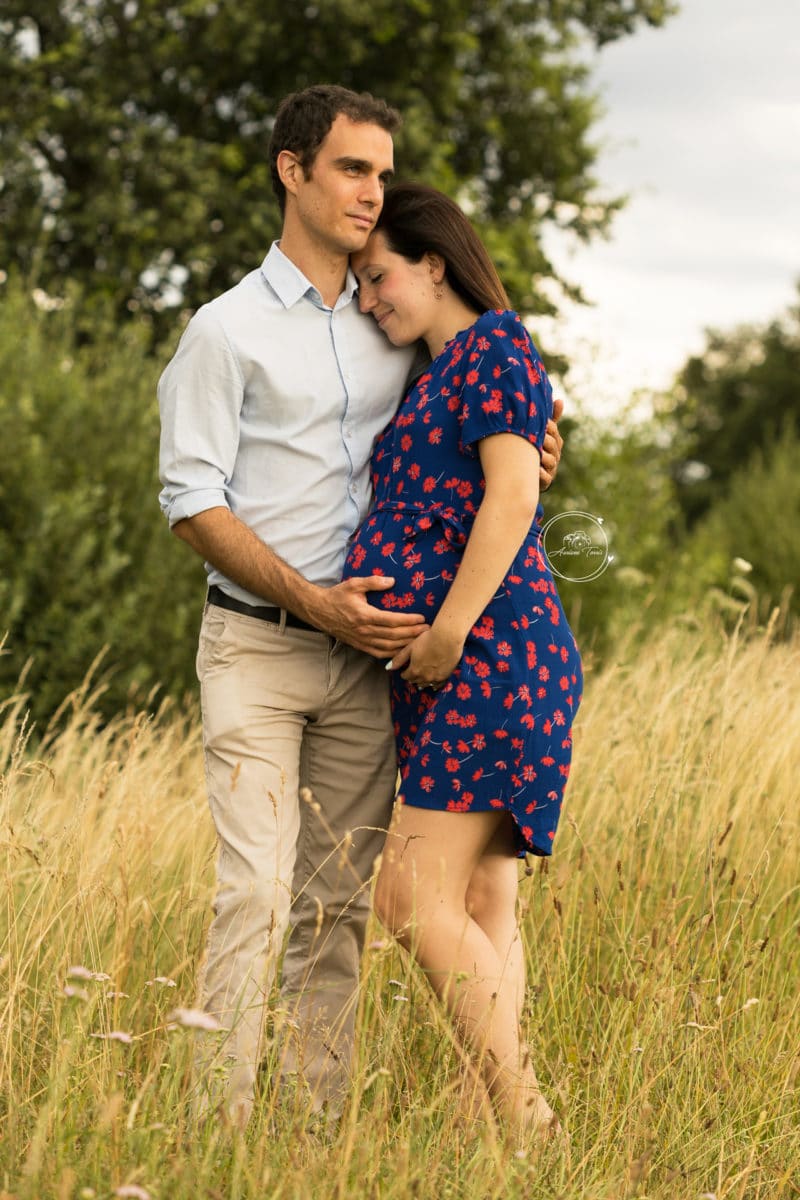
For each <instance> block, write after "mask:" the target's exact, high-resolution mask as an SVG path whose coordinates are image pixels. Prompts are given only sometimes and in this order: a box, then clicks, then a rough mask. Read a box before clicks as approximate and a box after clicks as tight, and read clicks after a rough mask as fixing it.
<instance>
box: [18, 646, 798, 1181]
mask: <svg viewBox="0 0 800 1200" xmlns="http://www.w3.org/2000/svg"><path fill="white" fill-rule="evenodd" d="M798 679H800V641H798V640H794V641H791V640H786V639H778V638H776V637H774V636H773V635H772V633H771V631H770V629H769V628H767V629H766V630H765V629H755V628H752V629H747V630H745V629H740V630H738V631H737V632H735V633H730V632H728V633H725V632H724V631H723V630H721V629H712V628H707V629H704V630H699V629H691V628H688V627H687V626H685V625H679V624H676V625H675V626H673V627H669V628H665V629H662V630H661V631H660V632H659V633H658V634H653V635H651V636H650V638H649V639H648V640H647V641H646V642H645V643H644V644H642V643H641V642H640V643H638V644H637V643H634V642H633V641H632V642H631V644H630V646H629V647H628V648H627V649H622V650H621V651H620V652H619V654H618V655H617V657H616V660H615V662H614V663H612V664H608V665H606V666H604V667H603V669H602V670H599V669H598V670H592V669H591V664H590V669H589V670H588V671H587V679H586V692H585V697H584V703H583V706H582V709H581V712H580V714H579V720H578V724H577V728H576V754H575V761H574V769H573V776H572V779H571V781H570V786H569V789H568V792H567V803H566V808H565V813H564V817H563V820H562V825H561V828H560V830H559V834H558V838H557V841H556V847H555V854H554V856H553V858H552V860H550V861H549V862H543V861H539V862H537V863H535V864H534V869H533V874H532V875H531V876H530V877H525V878H524V879H523V884H522V889H521V893H522V898H523V899H522V908H523V927H524V935H525V942H526V948H527V954H528V961H529V973H530V992H529V997H528V1002H527V1007H526V1015H525V1020H526V1024H527V1033H528V1036H529V1040H530V1044H531V1046H532V1048H533V1053H534V1059H535V1062H536V1064H537V1069H538V1070H539V1075H540V1079H541V1081H542V1083H543V1086H544V1088H545V1090H546V1093H547V1094H548V1096H549V1097H551V1099H552V1101H553V1103H554V1104H555V1106H556V1107H557V1109H558V1111H559V1113H560V1114H561V1116H562V1118H563V1120H564V1124H565V1126H566V1128H567V1130H568V1132H569V1137H570V1141H569V1146H568V1148H567V1149H566V1150H565V1149H561V1148H559V1149H554V1148H550V1149H548V1150H546V1151H544V1152H542V1153H537V1152H535V1151H534V1150H532V1149H530V1148H524V1147H522V1148H515V1147H514V1146H505V1145H502V1144H501V1143H500V1142H499V1141H498V1139H497V1138H495V1137H494V1136H493V1135H492V1132H491V1130H489V1129H487V1128H486V1126H485V1125H482V1124H481V1123H480V1122H477V1123H470V1122H468V1121H466V1120H463V1119H460V1118H458V1117H457V1116H456V1110H457V1103H456V1092H457V1083H456V1081H457V1059H456V1055H455V1052H454V1050H453V1048H452V1045H451V1042H450V1040H449V1037H448V1033H447V1029H446V1026H445V1025H444V1023H443V1022H442V1020H441V1018H440V1016H439V1014H438V1012H437V1009H436V1007H435V1005H434V1004H432V1002H431V1000H430V998H429V996H428V993H427V990H426V985H425V982H424V980H422V979H421V978H420V977H419V976H418V975H417V974H416V973H415V971H413V970H412V969H411V968H410V967H409V965H408V962H407V960H406V959H405V958H404V957H403V956H402V954H401V953H400V952H399V951H398V950H397V949H395V948H394V947H393V946H392V945H391V944H390V943H389V942H388V940H387V939H386V938H385V936H384V935H383V933H382V931H381V930H380V928H379V927H378V926H377V925H375V927H374V929H373V931H372V936H371V937H370V939H369V947H368V950H367V952H366V954H365V957H364V963H363V977H364V987H363V996H362V1011H361V1022H360V1028H361V1037H360V1043H359V1063H358V1072H357V1079H356V1084H355V1087H354V1090H353V1094H352V1098H351V1101H350V1104H349V1106H348V1108H347V1110H346V1112H345V1114H344V1117H343V1119H342V1121H341V1124H340V1125H339V1126H338V1127H336V1128H332V1129H327V1130H326V1129H324V1128H318V1127H315V1126H314V1125H313V1124H312V1123H311V1122H310V1121H309V1119H308V1112H307V1111H306V1106H305V1104H304V1102H303V1101H302V1099H301V1098H299V1097H297V1096H290V1095H280V1096H278V1095H276V1094H275V1093H274V1092H272V1091H271V1090H270V1089H269V1086H268V1078H269V1068H270V1063H271V1061H273V1060H274V1055H275V1054H276V1053H277V1052H276V1050H275V1049H274V1044H273V1043H272V1042H271V1043H270V1048H269V1055H270V1056H272V1058H269V1057H268V1061H267V1068H266V1072H265V1086H264V1088H263V1093H262V1094H261V1096H260V1097H259V1102H258V1107H257V1111H256V1114H255V1118H254V1120H253V1122H252V1123H251V1126H250V1128H249V1130H248V1132H247V1134H246V1135H245V1136H244V1137H239V1138H231V1137H230V1136H229V1135H227V1134H225V1133H224V1132H223V1131H220V1130H218V1129H215V1128H213V1127H211V1128H209V1127H205V1128H202V1129H197V1128H195V1127H194V1126H193V1124H192V1120H191V1117H190V1107H189V1103H188V1099H189V1095H190V1087H191V1085H190V1075H189V1063H190V1060H191V1055H192V1047H193V1042H194V1039H197V1038H204V1037H213V1036H214V1035H213V1034H209V1033H207V1032H204V1031H202V1030H200V1029H195V1028H192V1027H191V1025H190V1024H188V1025H187V1024H186V1023H185V1022H186V1021H187V1020H188V1021H191V1014H189V1016H188V1017H187V1016H186V1015H185V1014H184V1016H183V1017H181V1016H180V1014H179V1015H177V1016H176V1015H175V1014H176V1010H181V1009H189V1010H191V1009H192V1008H193V1006H194V1004H195V972H196V964H197V959H198V956H199V952H200V948H201V946H202V942H203V932H204V929H205V926H206V923H207V921H208V918H209V915H210V901H211V896H212V889H213V877H214V863H213V855H214V847H213V837H212V828H211V823H210V819H209V817H208V815H207V809H206V803H205V796H204V784H203V776H202V761H201V751H200V739H199V731H198V727H197V722H196V718H195V717H194V716H193V715H186V714H181V713H179V712H178V710H177V709H176V708H175V707H174V706H172V707H170V706H166V707H164V708H163V709H162V711H160V712H159V713H158V715H157V716H155V717H147V716H145V715H143V714H137V713H134V712H132V713H129V714H127V715H124V716H120V717H119V718H118V719H117V720H116V721H114V722H112V723H110V724H108V723H106V724H102V723H101V722H100V721H99V719H98V718H97V717H96V716H94V715H93V712H94V709H93V691H92V688H93V685H92V684H91V682H87V684H86V686H85V688H84V689H83V690H82V691H81V692H79V693H77V694H76V695H75V696H74V697H72V698H70V700H69V701H68V702H67V705H66V708H65V714H64V715H65V719H64V720H63V721H62V722H61V725H60V730H59V732H58V733H53V734H51V735H49V736H44V737H42V736H41V732H40V731H34V734H33V736H32V737H31V738H30V739H28V738H27V737H26V728H25V720H24V699H23V698H22V696H21V695H20V696H19V697H17V698H12V699H10V700H8V701H7V702H6V704H5V706H4V708H3V709H2V711H1V712H0V769H1V770H2V776H1V777H0V846H2V858H3V876H2V889H3V897H2V909H1V910H0V1013H1V1014H2V1019H1V1021H0V1198H2V1200H10V1198H12V1197H13V1198H14V1200H50V1198H53V1200H79V1198H80V1200H92V1198H96V1200H107V1198H110V1197H114V1196H128V1197H138V1198H139V1200H146V1198H147V1197H150V1198H151V1200H198V1198H208V1200H227V1198H229V1197H230V1198H237V1200H238V1198H242V1200H244V1198H248V1200H250V1198H253V1200H254V1198H256V1197H258V1198H268V1200H271V1198H273V1197H274V1198H275V1200H307V1198H308V1200H311V1198H314V1200H322V1198H326V1197H331V1198H336V1200H344V1198H345V1197H365V1198H367V1197H368V1198H370V1200H401V1198H403V1200H405V1198H407V1197H415V1198H419V1200H423V1198H426V1200H427V1198H431V1200H432V1198H434V1197H436V1200H447V1198H451V1197H452V1198H456V1197H466V1198H469V1200H490V1198H495V1197H497V1198H498V1200H499V1198H501V1197H520V1198H522V1197H525V1198H526V1200H537V1198H539V1197H548V1198H552V1200H556V1198H561V1200H572V1198H579V1197H580V1198H587V1200H626V1198H633V1197H639V1198H641V1200H645V1198H648V1200H656V1198H659V1200H662V1198H663V1200H690V1198H691V1200H701V1197H705V1198H706V1200H709V1198H711V1197H715V1198H716V1200H757V1198H758V1200H779V1198H782V1197H787V1198H789V1197H796V1196H797V1197H800V1088H799V1085H800V866H799V864H800V829H799V826H800V805H798V775H800V704H799V703H798ZM23 686H24V685H23ZM98 686H99V685H98ZM287 1017H288V1014H282V1013H280V1012H277V1013H276V1016H275V1027H276V1028H277V1027H278V1026H280V1024H281V1021H282V1020H285V1019H287ZM182 1022H183V1023H182Z"/></svg>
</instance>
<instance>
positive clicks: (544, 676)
mask: <svg viewBox="0 0 800 1200" xmlns="http://www.w3.org/2000/svg"><path fill="white" fill-rule="evenodd" d="M539 678H540V679H541V681H542V683H547V681H548V679H549V678H550V669H549V667H545V666H544V665H542V666H541V667H539Z"/></svg>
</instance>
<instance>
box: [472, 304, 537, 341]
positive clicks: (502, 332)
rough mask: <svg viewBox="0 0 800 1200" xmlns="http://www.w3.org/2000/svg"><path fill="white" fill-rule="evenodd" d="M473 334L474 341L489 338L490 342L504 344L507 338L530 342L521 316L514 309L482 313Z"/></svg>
mask: <svg viewBox="0 0 800 1200" xmlns="http://www.w3.org/2000/svg"><path fill="white" fill-rule="evenodd" d="M471 333H472V336H473V338H474V339H477V338H488V339H489V341H490V342H494V341H496V342H503V341H504V340H505V339H507V338H511V339H512V340H514V341H516V340H519V339H522V340H523V341H525V342H528V341H529V340H530V336H529V334H528V331H527V329H526V328H525V326H524V325H523V324H522V320H521V318H520V316H519V314H518V313H516V312H514V310H513V309H512V308H492V309H489V310H488V312H485V313H482V314H481V316H479V317H478V319H477V321H476V322H475V324H474V325H473V326H472V329H471Z"/></svg>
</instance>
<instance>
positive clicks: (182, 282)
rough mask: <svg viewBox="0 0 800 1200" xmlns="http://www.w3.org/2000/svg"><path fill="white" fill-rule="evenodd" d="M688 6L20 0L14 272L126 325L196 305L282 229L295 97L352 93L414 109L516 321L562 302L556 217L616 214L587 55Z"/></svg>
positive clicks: (412, 123)
mask: <svg viewBox="0 0 800 1200" xmlns="http://www.w3.org/2000/svg"><path fill="white" fill-rule="evenodd" d="M673 7H674V6H673V4H672V3H671V0H558V2H557V3H556V2H554V0H435V2H434V0H403V2H398V0H372V2H371V3H369V4H363V3H357V2H354V0H319V2H317V3H310V4H286V3H285V2H284V0H240V2H239V3H237V4H235V5H234V4H221V3H217V2H211V0H172V2H171V3H168V4H164V3H163V2H162V0H127V2H123V0H93V2H92V3H91V4H78V3H75V2H74V0H39V3H37V4H36V5H35V6H31V5H30V4H28V3H27V2H26V0H6V2H5V3H4V5H3V16H2V20H0V172H1V173H2V187H0V265H2V266H6V267H7V266H9V265H14V266H16V267H17V268H18V269H19V270H20V271H21V273H22V274H23V275H24V276H25V277H26V278H30V279H32V280H34V281H35V282H37V283H38V284H39V285H40V286H42V287H44V288H46V289H47V290H48V291H49V292H52V293H54V294H59V293H61V292H62V291H63V289H64V287H65V286H66V284H67V283H68V282H69V281H77V282H79V283H80V284H81V285H82V286H83V288H84V290H85V291H86V294H87V296H93V295H94V294H95V293H96V292H100V293H101V294H103V295H104V296H107V297H110V298H111V299H112V300H113V302H114V305H115V307H116V308H117V310H118V311H122V312H124V311H125V309H126V306H127V307H134V308H135V307H139V306H144V307H146V308H149V309H159V308H162V307H163V306H165V305H167V306H169V305H174V304H176V303H180V302H181V297H183V302H185V303H186V304H187V305H188V306H189V307H191V308H195V307H197V305H198V304H199V303H201V302H202V301H204V300H206V299H207V298H208V297H209V296H210V295H213V294H215V293H217V292H219V291H222V290H224V289H225V288H226V287H228V286H229V285H230V284H231V283H233V282H235V280H236V279H237V278H239V277H240V276H241V275H242V274H243V273H244V272H245V271H247V270H249V269H250V268H252V267H253V266H255V265H257V263H258V262H259V261H260V258H261V256H262V255H263V253H264V251H265V249H266V247H267V245H268V243H269V242H270V240H271V239H272V238H273V237H274V236H275V235H276V233H277V229H278V211H277V206H276V205H275V203H274V202H273V201H271V199H270V187H269V173H268V166H267V162H266V148H267V142H268V139H269V133H270V129H271V124H272V120H273V116H274V112H275V109H276V106H277V103H278V101H279V99H280V98H281V96H283V95H284V94H286V93H288V92H291V91H294V90H296V89H298V88H301V87H303V86H305V85H307V84H310V83H317V82H320V81H335V82H339V83H342V84H345V85H347V86H350V87H352V88H355V89H356V90H368V91H374V92H376V93H378V94H380V95H382V96H384V97H385V98H386V99H388V100H389V101H390V102H392V103H394V104H396V105H397V106H399V107H400V109H401V110H402V111H403V113H404V116H405V127H404V131H403V133H402V135H401V137H400V138H399V141H398V163H399V165H400V167H401V169H402V172H403V173H405V174H406V175H409V176H415V177H420V178H424V179H426V180H428V181H429V182H432V183H437V184H439V185H441V186H444V187H446V188H447V189H449V190H451V191H452V192H454V193H456V194H458V195H460V196H461V198H462V199H464V200H465V201H467V202H468V203H469V204H470V208H471V211H472V212H473V213H474V215H475V219H476V221H477V222H478V224H479V225H481V226H482V227H484V228H485V229H487V230H489V229H490V230H491V245H492V250H493V252H494V254H495V256H496V259H497V261H498V265H499V267H500V269H501V273H502V274H503V275H504V276H505V277H506V278H507V280H508V283H509V285H510V287H511V290H512V292H513V294H514V297H515V300H516V303H517V307H519V308H521V309H524V310H532V309H534V308H536V307H538V308H544V309H547V307H548V305H547V302H546V301H545V299H544V297H543V295H541V294H539V293H538V292H537V291H536V288H535V282H534V279H533V277H535V276H536V275H546V274H552V267H551V264H550V263H548V261H547V259H546V257H545V254H544V252H543V249H542V246H541V242H540V239H539V233H538V231H539V228H540V226H541V224H542V222H545V221H550V222H557V223H558V224H559V225H561V226H564V227H569V228H571V229H573V230H574V231H575V232H576V233H577V234H578V235H579V236H581V237H588V236H590V235H591V234H592V233H594V232H597V231H602V230H604V229H605V228H606V226H607V224H608V221H609V218H610V216H611V214H612V213H613V211H614V209H615V207H616V206H617V203H618V202H617V201H608V200H606V199H603V198H602V197H601V196H600V193H599V191H598V185H597V182H596V180H595V178H594V176H593V174H592V169H593V165H594V162H595V158H596V154H597V148H596V146H595V144H594V143H593V142H592V140H591V130H592V126H593V123H594V121H595V118H596V117H597V115H598V109H597V102H596V100H595V98H594V97H593V96H592V95H591V94H590V91H589V81H588V67H587V63H586V56H585V54H584V53H583V48H584V46H585V44H586V43H587V42H589V43H591V42H594V43H596V44H602V43H604V42H608V41H611V40H613V39H615V38H619V37H622V36H624V35H627V34H630V33H631V32H632V31H633V30H634V29H635V28H636V27H637V25H638V24H640V23H641V22H647V23H649V24H651V25H659V24H661V23H662V22H663V21H664V20H665V19H666V17H667V16H668V15H669V13H670V11H672V9H673Z"/></svg>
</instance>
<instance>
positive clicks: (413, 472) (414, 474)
mask: <svg viewBox="0 0 800 1200" xmlns="http://www.w3.org/2000/svg"><path fill="white" fill-rule="evenodd" d="M406 474H407V475H408V477H409V479H419V474H420V471H419V463H412V464H411V466H410V467H409V468H408V470H407V471H406Z"/></svg>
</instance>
